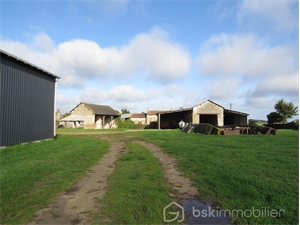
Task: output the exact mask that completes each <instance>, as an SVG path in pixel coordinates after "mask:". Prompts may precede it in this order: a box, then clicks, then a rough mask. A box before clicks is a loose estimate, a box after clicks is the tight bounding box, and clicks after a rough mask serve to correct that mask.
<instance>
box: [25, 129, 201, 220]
mask: <svg viewBox="0 0 300 225" xmlns="http://www.w3.org/2000/svg"><path fill="white" fill-rule="evenodd" d="M94 137H95V138H99V136H94ZM100 138H101V137H100ZM108 138H109V139H108ZM105 139H108V140H110V141H111V147H110V149H109V152H108V153H107V154H106V155H105V156H104V157H103V158H102V159H101V160H100V161H99V163H98V164H97V165H96V166H94V167H93V168H91V169H90V170H89V171H88V173H87V174H86V176H84V177H83V178H82V179H80V180H79V181H78V182H76V183H75V184H74V185H73V186H72V187H71V188H70V189H69V190H66V191H65V192H64V193H62V194H60V195H59V196H57V197H56V198H55V199H54V201H53V202H52V203H51V204H50V205H49V206H48V207H47V208H45V209H42V210H40V211H39V212H38V213H37V214H36V216H35V218H34V219H33V220H32V221H31V222H30V223H29V224H30V225H31V224H90V222H91V221H90V219H89V212H91V211H95V210H100V209H99V205H98V204H97V200H98V199H101V198H103V196H104V194H105V187H106V185H107V177H108V176H109V175H110V174H111V173H112V172H113V170H114V168H115V164H114V162H115V161H116V160H117V159H118V158H119V157H120V156H121V155H122V154H124V153H125V152H126V151H127V148H126V142H131V141H133V142H135V143H138V144H141V145H143V146H145V147H146V148H148V149H149V150H150V151H151V152H152V153H153V155H154V156H155V157H156V158H157V159H158V160H159V161H160V164H161V166H162V167H163V171H164V174H165V177H166V179H167V181H168V182H169V184H170V185H171V186H172V187H173V189H174V191H175V192H176V198H175V197H174V199H173V200H174V201H178V200H179V201H182V200H183V199H187V198H192V197H194V196H195V195H197V194H198V190H197V189H196V188H195V187H193V186H192V182H191V181H190V180H189V179H188V178H186V177H183V176H181V175H180V173H179V172H178V171H177V170H176V161H175V159H174V158H172V157H170V156H169V155H167V154H166V153H163V152H162V151H161V149H160V148H159V147H158V146H156V145H155V144H152V143H147V142H145V141H140V140H136V139H132V138H130V137H127V138H126V137H123V138H118V139H116V138H115V137H114V135H109V136H106V138H105Z"/></svg>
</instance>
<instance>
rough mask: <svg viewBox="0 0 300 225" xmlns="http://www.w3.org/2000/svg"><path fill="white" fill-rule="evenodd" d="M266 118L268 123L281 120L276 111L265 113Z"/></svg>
mask: <svg viewBox="0 0 300 225" xmlns="http://www.w3.org/2000/svg"><path fill="white" fill-rule="evenodd" d="M267 118H268V124H273V123H276V122H282V121H283V118H282V116H281V115H280V114H279V113H277V112H271V113H270V114H268V115H267Z"/></svg>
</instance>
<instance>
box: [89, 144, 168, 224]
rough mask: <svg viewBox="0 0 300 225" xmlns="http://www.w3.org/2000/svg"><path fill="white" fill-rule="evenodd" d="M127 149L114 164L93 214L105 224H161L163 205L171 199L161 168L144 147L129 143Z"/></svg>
mask: <svg viewBox="0 0 300 225" xmlns="http://www.w3.org/2000/svg"><path fill="white" fill-rule="evenodd" d="M127 146H128V148H129V152H128V153H127V154H125V155H124V156H122V157H121V158H120V159H119V160H118V162H117V163H116V168H115V170H114V172H113V173H112V174H111V175H110V176H109V178H108V190H107V193H106V195H105V197H104V198H103V199H102V200H100V203H101V205H103V207H102V208H101V210H100V211H99V212H98V214H96V215H95V218H96V220H97V221H99V220H100V221H101V224H102V223H103V221H109V222H107V223H108V224H162V223H163V208H164V207H165V206H166V205H168V204H169V203H170V202H171V201H172V200H171V198H170V197H169V195H168V193H169V190H168V188H167V187H166V183H165V180H164V178H163V173H162V168H161V167H160V165H159V163H158V161H157V160H156V159H155V158H154V156H153V155H152V153H151V152H150V151H149V150H148V149H147V148H145V147H143V146H141V145H139V144H135V143H128V144H127Z"/></svg>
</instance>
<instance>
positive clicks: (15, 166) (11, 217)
mask: <svg viewBox="0 0 300 225" xmlns="http://www.w3.org/2000/svg"><path fill="white" fill-rule="evenodd" d="M107 150H108V144H107V142H104V141H100V140H96V139H90V138H81V137H70V136H60V135H59V136H58V137H57V139H56V140H51V141H42V142H39V143H29V144H26V145H15V146H12V147H8V148H3V149H0V155H1V173H0V180H1V205H0V207H1V214H0V215H1V220H0V223H1V224H3V223H6V224H24V223H27V222H29V221H30V219H31V218H32V216H33V215H34V213H35V212H36V211H38V210H39V209H41V208H45V207H46V206H47V204H49V203H50V202H51V201H52V200H53V198H54V197H55V196H56V195H57V194H58V193H59V192H62V191H64V190H66V189H67V188H69V187H70V186H71V185H72V184H73V183H74V182H75V181H76V180H77V179H78V178H80V177H82V176H83V175H84V174H85V173H86V171H87V170H88V169H89V168H90V167H91V166H92V165H94V164H96V163H97V162H98V161H99V160H100V158H101V157H102V156H103V155H104V153H106V152H107Z"/></svg>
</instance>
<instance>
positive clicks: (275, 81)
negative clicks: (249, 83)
mask: <svg viewBox="0 0 300 225" xmlns="http://www.w3.org/2000/svg"><path fill="white" fill-rule="evenodd" d="M298 93H299V71H297V72H294V73H291V74H286V75H284V76H273V77H270V78H266V79H263V80H262V81H261V82H260V83H259V84H258V85H257V86H256V87H255V89H254V90H253V91H252V92H251V95H250V96H252V97H257V96H260V97H262V96H271V95H273V96H274V95H277V96H297V95H298Z"/></svg>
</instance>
